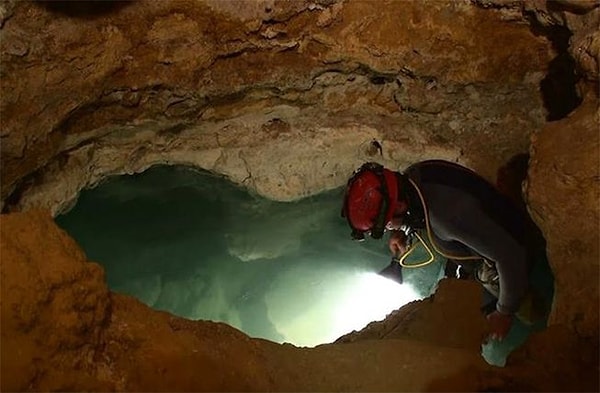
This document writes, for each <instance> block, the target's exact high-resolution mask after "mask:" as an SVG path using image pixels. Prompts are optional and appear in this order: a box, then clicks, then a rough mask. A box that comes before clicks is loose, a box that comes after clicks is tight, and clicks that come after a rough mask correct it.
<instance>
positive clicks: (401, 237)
mask: <svg viewBox="0 0 600 393" xmlns="http://www.w3.org/2000/svg"><path fill="white" fill-rule="evenodd" d="M406 240H407V238H406V234H404V232H403V231H392V233H391V234H390V239H389V240H388V246H389V247H390V252H391V253H392V255H393V256H395V257H399V256H401V255H403V254H404V253H405V252H406V251H407V250H408V247H407V245H406Z"/></svg>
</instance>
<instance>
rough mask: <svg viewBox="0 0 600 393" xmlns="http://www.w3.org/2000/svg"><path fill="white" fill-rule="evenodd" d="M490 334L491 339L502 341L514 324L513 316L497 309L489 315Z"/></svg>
mask: <svg viewBox="0 0 600 393" xmlns="http://www.w3.org/2000/svg"><path fill="white" fill-rule="evenodd" d="M487 320H488V323H489V328H490V334H489V336H488V338H489V339H492V340H498V341H502V340H503V339H504V338H505V337H506V336H507V335H508V331H509V330H510V327H511V326H512V321H513V316H512V315H511V314H504V313H501V312H500V311H498V310H496V311H494V312H492V313H490V314H488V316H487Z"/></svg>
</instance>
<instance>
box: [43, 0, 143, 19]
mask: <svg viewBox="0 0 600 393" xmlns="http://www.w3.org/2000/svg"><path fill="white" fill-rule="evenodd" d="M133 2H134V1H133V0H131V1H113V0H97V1H93V0H89V1H88V0H83V1H73V0H65V1H40V2H36V3H35V4H37V5H38V6H40V7H42V8H45V9H46V10H48V11H49V12H53V13H57V14H61V15H65V16H68V17H73V18H83V19H94V18H96V17H101V16H106V15H108V14H111V13H115V12H118V11H119V10H121V9H122V8H124V7H126V6H128V5H131V4H133Z"/></svg>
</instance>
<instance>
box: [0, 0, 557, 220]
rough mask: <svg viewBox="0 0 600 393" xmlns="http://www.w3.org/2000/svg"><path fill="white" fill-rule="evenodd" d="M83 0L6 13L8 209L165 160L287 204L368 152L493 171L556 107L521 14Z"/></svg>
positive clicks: (415, 5) (457, 8)
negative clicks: (544, 87) (549, 102)
mask: <svg viewBox="0 0 600 393" xmlns="http://www.w3.org/2000/svg"><path fill="white" fill-rule="evenodd" d="M87 4H88V5H87V7H88V8H86V3H84V4H82V5H80V6H79V7H73V6H70V5H69V2H66V3H65V2H57V4H56V5H54V4H52V3H20V2H17V3H16V5H15V6H14V8H13V10H12V13H11V14H10V17H8V18H6V19H5V21H4V24H3V27H2V30H1V32H2V35H3V39H2V42H1V43H0V47H1V51H2V56H3V59H5V60H4V61H3V64H2V78H3V88H4V93H5V94H3V100H2V103H1V106H0V115H1V116H2V118H3V119H4V121H3V122H2V138H3V139H2V141H3V143H2V173H1V175H2V176H1V179H2V180H1V181H2V188H1V190H2V201H3V202H4V203H5V204H6V206H5V209H4V210H5V211H15V210H23V209H28V208H32V207H46V208H50V209H51V210H52V211H53V212H59V211H61V210H63V209H65V208H68V205H69V203H71V202H72V201H73V200H74V199H75V198H76V196H77V193H78V191H79V190H80V189H81V188H83V187H87V186H92V185H94V184H95V183H97V182H98V181H100V180H101V179H102V178H104V177H105V176H107V175H110V174H116V173H133V172H138V171H142V170H144V169H145V168H147V167H148V166H150V165H152V164H155V163H173V164H176V163H179V164H188V165H193V166H197V167H201V168H204V169H208V170H211V171H215V172H218V173H222V174H225V175H227V176H228V177H230V178H231V180H232V181H234V182H236V183H240V184H244V185H246V186H247V187H248V188H249V189H251V190H253V191H256V192H258V193H259V194H261V195H264V196H266V197H269V198H273V199H279V200H290V199H294V198H298V197H301V196H305V195H309V194H313V193H316V192H319V191H321V190H324V189H330V188H333V187H338V186H340V185H342V184H344V183H345V180H346V178H347V176H348V175H349V173H351V172H352V170H353V169H355V168H356V167H358V165H359V164H360V163H362V162H363V161H365V160H367V159H377V160H379V161H381V162H383V163H385V164H387V165H390V166H392V167H396V168H403V167H405V166H407V165H409V164H411V163H413V162H415V161H417V160H419V159H422V158H426V157H427V158H431V157H437V158H446V159H450V160H453V161H459V162H462V163H464V164H466V165H469V166H471V167H474V168H476V169H477V170H479V171H480V172H481V173H482V174H484V175H485V176H486V177H488V178H490V179H492V178H493V177H494V175H495V170H496V169H497V168H498V167H499V166H500V165H501V164H502V163H504V162H506V161H507V160H508V159H509V158H510V157H512V156H513V155H515V154H517V153H523V152H526V151H527V149H528V145H529V136H530V135H531V134H532V133H534V132H535V131H536V130H538V129H539V127H540V126H541V125H542V124H543V121H544V118H545V109H544V107H543V99H542V98H541V97H540V95H539V93H538V89H537V87H538V85H539V83H540V82H541V80H542V79H543V77H544V75H545V74H546V68H547V64H548V62H549V61H550V59H551V58H552V57H553V56H554V49H553V48H552V45H551V43H550V42H549V40H548V39H547V38H546V37H544V36H543V35H540V34H536V33H534V32H532V31H531V29H530V27H529V26H528V25H527V23H525V18H524V16H523V15H521V14H520V13H519V12H518V10H517V11H514V10H513V11H511V13H507V11H506V10H501V11H496V10H486V9H484V8H482V7H478V6H475V5H473V4H472V3H471V2H468V1H459V2H457V1H447V2H428V3H425V2H396V1H384V2H379V3H378V6H377V7H373V5H372V4H371V3H369V2H364V1H321V2H319V1H317V2H310V1H296V2H272V1H252V2H243V1H242V2H230V1H227V2H224V1H207V2H187V1H174V2H167V1H165V2H163V1H161V2H129V3H124V4H123V3H112V2H105V4H106V5H105V6H104V7H103V8H98V6H95V7H92V5H91V4H94V3H91V4H90V3H89V2H88V3H87ZM24 103H26V104H24ZM374 139H375V140H377V141H378V142H379V143H380V144H381V145H382V146H383V150H382V155H381V156H373V154H376V153H373V152H372V150H371V149H370V142H371V141H372V140H374ZM333 157H335V158H333Z"/></svg>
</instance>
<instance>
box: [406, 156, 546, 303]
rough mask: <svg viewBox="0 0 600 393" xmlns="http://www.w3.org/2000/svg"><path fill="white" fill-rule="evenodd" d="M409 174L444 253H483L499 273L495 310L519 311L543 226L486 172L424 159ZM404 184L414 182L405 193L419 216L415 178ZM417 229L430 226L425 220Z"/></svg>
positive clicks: (467, 263) (436, 239)
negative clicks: (481, 174)
mask: <svg viewBox="0 0 600 393" xmlns="http://www.w3.org/2000/svg"><path fill="white" fill-rule="evenodd" d="M404 174H405V175H406V176H407V177H408V178H410V179H411V180H412V181H413V182H414V184H416V186H417V188H418V190H419V191H420V193H421V195H422V197H423V200H424V202H425V205H426V209H425V210H426V211H427V215H428V219H429V224H430V229H431V231H430V232H431V236H432V238H433V239H432V240H433V241H434V242H435V245H436V246H437V248H438V249H440V251H442V252H443V253H444V254H450V255H452V256H458V257H464V256H481V257H483V258H485V259H486V260H487V261H490V262H492V263H494V264H495V267H496V270H497V272H498V277H499V294H498V301H497V304H496V309H497V310H498V311H500V312H503V313H514V312H516V311H517V310H518V308H519V306H520V303H521V300H522V299H523V296H524V295H525V294H526V292H527V290H528V287H529V277H528V276H529V271H530V268H531V266H532V263H533V259H534V255H535V254H536V253H537V252H539V250H540V248H541V247H542V248H543V247H544V246H543V237H542V235H541V231H540V230H539V229H538V228H537V226H536V225H535V224H534V223H533V221H532V220H531V218H530V217H529V215H528V214H527V213H526V212H525V211H523V210H522V209H520V208H519V207H517V206H515V205H514V204H513V202H512V201H511V200H510V199H508V198H507V197H505V196H504V195H503V194H501V193H500V192H499V191H497V189H496V188H495V187H494V186H493V185H492V184H490V183H489V182H487V181H486V180H485V179H483V178H482V177H481V176H479V175H478V174H476V173H475V172H473V171H471V170H469V169H467V168H465V167H462V166H460V165H457V164H454V163H451V162H446V161H441V160H431V161H424V162H420V163H417V164H414V165H412V166H411V167H409V168H408V169H407V170H406V171H405V172H404ZM405 180H406V179H405ZM404 184H410V186H408V187H406V188H405V190H406V194H405V197H408V200H409V206H410V207H409V209H410V210H412V214H413V218H414V217H418V216H419V214H421V215H422V203H421V200H420V197H419V192H417V190H416V189H415V188H414V186H413V183H412V182H409V181H404ZM417 229H421V230H422V231H427V229H426V228H425V225H422V227H421V228H417ZM454 262H457V263H459V264H461V265H465V266H468V265H469V264H471V266H472V264H473V263H474V262H471V261H464V262H461V261H457V260H454Z"/></svg>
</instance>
